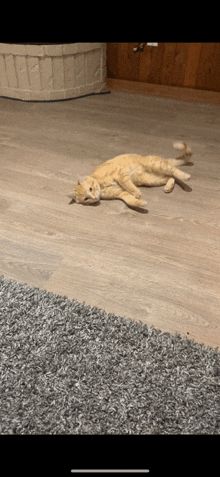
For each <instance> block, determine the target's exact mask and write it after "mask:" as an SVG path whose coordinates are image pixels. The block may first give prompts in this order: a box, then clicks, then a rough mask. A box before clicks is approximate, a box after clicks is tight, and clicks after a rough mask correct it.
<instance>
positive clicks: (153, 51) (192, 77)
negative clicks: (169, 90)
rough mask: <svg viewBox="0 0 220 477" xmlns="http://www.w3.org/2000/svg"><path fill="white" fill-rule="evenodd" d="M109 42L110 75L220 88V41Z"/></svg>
mask: <svg viewBox="0 0 220 477" xmlns="http://www.w3.org/2000/svg"><path fill="white" fill-rule="evenodd" d="M137 44H138V43H107V77H108V78H112V79H121V80H130V81H140V82H144V83H152V84H158V85H167V86H178V87H183V88H184V87H185V88H195V89H200V90H206V91H220V43H158V46H157V47H151V46H145V47H144V49H143V51H139V52H137V53H134V52H133V47H134V46H137Z"/></svg>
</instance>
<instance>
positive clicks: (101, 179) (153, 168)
mask: <svg viewBox="0 0 220 477" xmlns="http://www.w3.org/2000/svg"><path fill="white" fill-rule="evenodd" d="M173 146H174V148H175V149H181V150H182V151H183V152H184V154H183V156H181V157H180V158H178V159H162V158H161V157H157V156H139V155H138V154H123V155H121V156H117V157H115V158H114V159H110V160H109V161H106V162H104V163H103V164H101V165H100V166H98V167H97V168H96V169H95V170H94V171H93V173H92V174H91V175H90V176H87V177H84V178H81V179H79V180H78V184H77V185H76V187H75V188H74V189H73V192H72V193H71V194H68V197H70V198H71V199H73V200H75V201H76V202H77V204H92V203H94V202H98V201H99V200H100V199H122V200H123V201H124V202H126V204H128V205H129V206H133V207H144V206H145V205H146V204H147V202H146V201H144V200H141V199H140V196H141V192H140V190H139V189H138V187H136V186H142V185H145V186H160V185H165V187H164V191H165V192H171V191H172V190H173V188H174V184H175V179H180V180H188V179H189V178H190V174H187V173H186V172H183V171H181V170H180V169H177V167H176V166H181V165H183V164H185V163H187V162H188V156H189V155H191V154H190V152H191V151H190V148H188V147H187V145H186V144H185V143H174V144H173Z"/></svg>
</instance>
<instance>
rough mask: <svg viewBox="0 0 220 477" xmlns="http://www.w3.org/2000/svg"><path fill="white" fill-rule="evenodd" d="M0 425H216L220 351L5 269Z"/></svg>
mask: <svg viewBox="0 0 220 477" xmlns="http://www.w3.org/2000/svg"><path fill="white" fill-rule="evenodd" d="M0 343H1V346H0V368H1V393H0V399H1V405H0V413H1V419H0V433H1V434H19V435H20V434H41V435H42V434H49V435H51V434H69V435H79V434H96V435H97V434H122V435H125V434H130V435H131V434H145V435H146V434H149V435H152V434H219V433H220V432H219V431H220V388H219V386H220V353H219V350H217V349H216V350H214V349H212V348H206V347H205V346H203V345H199V344H195V343H194V342H193V341H190V340H187V339H185V338H182V337H181V336H179V335H171V334H169V333H162V332H161V331H159V330H155V329H154V328H148V327H147V326H146V325H144V324H143V323H141V322H139V323H137V322H136V323H135V322H133V321H132V320H130V319H124V318H121V317H117V316H114V315H112V314H107V313H106V312H105V311H102V310H99V309H98V308H92V307H89V306H86V305H85V304H84V303H78V302H77V301H74V300H72V301H70V300H68V299H67V298H66V297H62V296H58V295H55V294H53V293H48V292H46V291H44V290H39V289H38V288H30V287H29V286H27V285H26V284H23V285H21V284H19V283H17V282H16V281H11V280H6V279H5V278H4V277H3V276H2V275H1V276H0Z"/></svg>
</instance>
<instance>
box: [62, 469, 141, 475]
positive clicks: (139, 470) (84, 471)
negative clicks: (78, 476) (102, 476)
mask: <svg viewBox="0 0 220 477" xmlns="http://www.w3.org/2000/svg"><path fill="white" fill-rule="evenodd" d="M71 472H74V473H78V472H81V473H87V472H89V473H94V472H108V473H112V472H120V473H125V472H130V473H133V474H134V473H136V472H139V473H145V472H150V471H149V469H136V470H133V469H125V470H122V469H97V470H95V469H86V470H82V469H72V470H71Z"/></svg>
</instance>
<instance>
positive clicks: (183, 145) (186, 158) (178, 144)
mask: <svg viewBox="0 0 220 477" xmlns="http://www.w3.org/2000/svg"><path fill="white" fill-rule="evenodd" d="M173 147H174V149H179V150H180V151H183V156H182V157H179V158H178V159H169V162H170V164H172V165H173V166H182V165H183V164H186V163H187V162H188V161H189V157H190V156H191V155H192V153H191V149H190V147H188V146H187V145H186V143H185V142H174V143H173Z"/></svg>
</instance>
